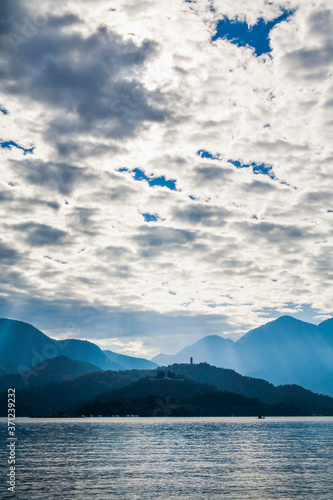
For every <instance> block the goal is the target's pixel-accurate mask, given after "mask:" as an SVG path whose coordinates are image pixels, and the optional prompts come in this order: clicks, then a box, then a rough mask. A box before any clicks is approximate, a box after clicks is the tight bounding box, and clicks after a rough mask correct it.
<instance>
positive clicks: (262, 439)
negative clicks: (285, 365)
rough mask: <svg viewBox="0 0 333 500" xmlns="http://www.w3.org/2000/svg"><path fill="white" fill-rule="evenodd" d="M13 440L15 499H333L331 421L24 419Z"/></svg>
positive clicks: (3, 424) (1, 423)
mask: <svg viewBox="0 0 333 500" xmlns="http://www.w3.org/2000/svg"><path fill="white" fill-rule="evenodd" d="M6 429H7V421H6V420H5V419H0V430H1V440H2V443H4V442H5V439H6V437H7V436H6ZM17 438H18V442H17V478H16V481H17V496H16V498H19V499H22V500H30V499H34V500H35V499H42V498H43V499H45V498H48V499H62V500H66V499H70V498H78V499H80V500H81V499H88V498H96V499H101V500H102V499H110V498H111V499H113V498H115V499H121V500H127V499H128V500H136V499H137V500H142V499H152V500H158V499H160V500H173V499H179V498H184V499H190V500H192V499H193V500H197V499H198V500H199V499H200V500H202V499H213V500H215V499H221V498H226V499H230V500H244V499H246V500H252V499H253V500H254V499H255V500H257V499H261V500H266V499H267V500H275V499H302V500H305V499H309V500H310V499H311V500H313V499H314V498H316V499H319V500H321V499H322V500H328V499H330V498H333V480H332V478H333V459H332V457H333V418H320V417H316V418H266V419H265V420H256V419H255V418H253V417H251V418H86V419H52V420H51V419H23V418H22V419H18V420H17ZM0 458H1V471H0V472H1V476H2V478H5V476H6V473H7V472H8V470H7V468H8V466H7V465H6V462H7V450H6V449H5V447H2V448H1V457H0ZM3 464H5V467H4V465H3ZM4 483H5V481H3V480H2V481H1V484H2V486H1V487H2V491H1V495H0V496H1V498H13V496H12V495H7V494H6V489H3V488H4ZM5 488H6V485H5Z"/></svg>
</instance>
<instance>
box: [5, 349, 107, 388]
mask: <svg viewBox="0 0 333 500" xmlns="http://www.w3.org/2000/svg"><path fill="white" fill-rule="evenodd" d="M97 371H101V369H100V368H97V366H94V365H91V364H90V363H83V362H82V361H73V360H72V359H69V358H67V357H66V356H59V357H58V358H52V359H48V360H46V361H44V362H43V363H38V364H37V365H35V366H33V367H32V368H31V369H30V370H28V371H26V372H23V373H20V374H18V373H11V374H7V375H4V376H2V377H0V392H5V391H7V390H8V388H9V387H15V389H16V390H17V389H27V388H29V387H34V386H38V385H43V384H47V383H49V382H65V381H67V380H72V379H74V378H76V377H80V376H81V375H85V374H86V373H91V372H97Z"/></svg>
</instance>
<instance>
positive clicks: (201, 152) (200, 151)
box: [197, 149, 221, 160]
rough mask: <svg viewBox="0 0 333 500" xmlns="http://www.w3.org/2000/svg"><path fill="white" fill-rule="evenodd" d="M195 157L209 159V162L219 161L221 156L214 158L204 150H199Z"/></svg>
mask: <svg viewBox="0 0 333 500" xmlns="http://www.w3.org/2000/svg"><path fill="white" fill-rule="evenodd" d="M197 155H199V156H201V158H209V159H210V160H220V159H221V156H220V155H219V154H217V155H215V156H214V155H212V154H211V153H210V152H209V151H206V150H205V149H199V151H197Z"/></svg>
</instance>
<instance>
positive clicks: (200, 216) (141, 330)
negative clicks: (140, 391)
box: [0, 0, 333, 357]
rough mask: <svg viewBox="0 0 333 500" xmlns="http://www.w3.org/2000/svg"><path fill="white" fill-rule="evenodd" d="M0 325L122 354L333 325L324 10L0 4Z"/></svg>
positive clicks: (318, 4)
mask: <svg viewBox="0 0 333 500" xmlns="http://www.w3.org/2000/svg"><path fill="white" fill-rule="evenodd" d="M0 45H1V50H0V143H1V147H0V160H1V178H0V186H1V187H0V214H1V219H0V223H1V231H0V259H1V289H0V316H2V317H11V318H15V319H20V320H23V321H28V322H30V323H32V324H34V325H35V326H36V327H38V328H40V329H42V330H43V331H44V332H45V333H47V334H49V335H51V336H53V337H56V338H66V337H71V338H74V337H76V338H82V339H89V340H92V341H94V342H96V343H98V344H99V345H100V346H101V347H103V348H111V349H113V350H116V351H118V352H123V353H129V354H134V355H144V356H146V357H150V356H153V355H154V354H157V353H159V352H170V353H173V352H176V351H177V350H179V349H180V348H182V347H184V346H186V345H188V344H191V343H193V342H194V341H196V340H198V339H199V338H201V337H203V336H205V335H208V334H220V335H230V336H231V338H237V337H239V336H240V335H241V334H243V333H244V332H246V331H247V330H249V329H250V328H253V327H256V326H259V325H260V324H262V323H265V322H266V321H268V320H269V319H273V318H276V317H278V316H279V315H282V314H292V315H294V316H295V317H298V318H300V319H304V320H308V321H312V322H314V323H318V322H320V321H321V320H323V319H326V318H327V317H330V316H331V315H332V314H333V309H332V300H331V299H332V297H331V287H332V277H333V239H332V227H333V189H332V174H333V168H332V159H333V151H332V144H333V140H332V139H333V138H332V125H333V122H332V109H333V7H332V3H331V2H330V1H328V0H323V1H319V0H318V1H311V0H290V1H281V2H280V1H277V0H272V1H270V2H266V1H263V0H247V1H246V0H223V1H222V0H212V1H208V0H197V1H194V0H193V1H184V0H170V2H168V3H167V4H165V2H158V1H156V0H153V1H150V0H146V1H145V0H142V1H141V0H123V1H122V0H119V1H118V0H114V1H113V0H110V1H106V0H75V1H74V0H67V1H60V0H50V1H48V0H47V1H45V2H41V1H35V0H21V1H20V0H2V1H1V2H0Z"/></svg>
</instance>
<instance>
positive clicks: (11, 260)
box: [0, 241, 20, 266]
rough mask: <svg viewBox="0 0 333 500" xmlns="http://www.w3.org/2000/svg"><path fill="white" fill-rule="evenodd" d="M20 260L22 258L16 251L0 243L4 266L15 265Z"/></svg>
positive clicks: (0, 253) (0, 256)
mask: <svg viewBox="0 0 333 500" xmlns="http://www.w3.org/2000/svg"><path fill="white" fill-rule="evenodd" d="M19 260H20V256H19V254H18V252H17V251H16V250H14V249H13V248H10V247H9V246H7V245H6V244H5V243H2V241H0V261H1V264H3V265H10V266H11V265H14V264H16V263H17V262H18V261H19Z"/></svg>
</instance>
